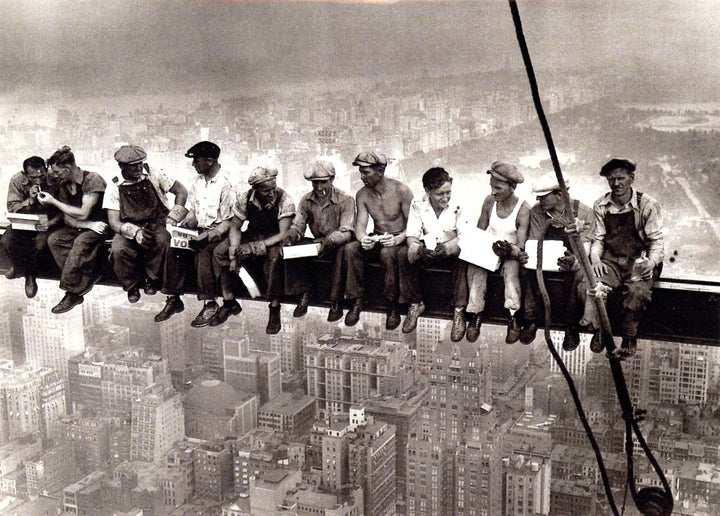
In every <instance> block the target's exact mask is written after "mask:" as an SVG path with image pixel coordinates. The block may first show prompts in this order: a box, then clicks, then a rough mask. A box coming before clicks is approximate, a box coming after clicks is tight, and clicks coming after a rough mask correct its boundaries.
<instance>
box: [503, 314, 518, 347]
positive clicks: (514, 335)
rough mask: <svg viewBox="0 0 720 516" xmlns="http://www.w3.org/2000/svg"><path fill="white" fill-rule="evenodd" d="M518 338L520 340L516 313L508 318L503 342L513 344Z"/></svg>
mask: <svg viewBox="0 0 720 516" xmlns="http://www.w3.org/2000/svg"><path fill="white" fill-rule="evenodd" d="M518 340H520V321H519V320H518V317H517V316H516V315H511V316H510V319H508V328H507V334H506V335H505V344H515V343H516V342H517V341H518Z"/></svg>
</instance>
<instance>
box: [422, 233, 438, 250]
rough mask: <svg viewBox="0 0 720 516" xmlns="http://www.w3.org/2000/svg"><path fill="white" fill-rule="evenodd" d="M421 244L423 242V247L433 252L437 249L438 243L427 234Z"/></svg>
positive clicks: (432, 236)
mask: <svg viewBox="0 0 720 516" xmlns="http://www.w3.org/2000/svg"><path fill="white" fill-rule="evenodd" d="M423 242H425V247H426V248H427V249H429V250H430V251H434V250H435V248H436V247H437V244H438V241H437V238H435V235H431V234H430V233H428V234H427V235H425V236H424V237H423Z"/></svg>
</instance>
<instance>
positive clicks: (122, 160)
mask: <svg viewBox="0 0 720 516" xmlns="http://www.w3.org/2000/svg"><path fill="white" fill-rule="evenodd" d="M145 158H147V153H146V152H145V149H143V148H142V147H140V146H139V145H123V146H122V147H120V148H119V149H118V150H116V151H115V161H117V162H118V163H119V164H120V165H135V164H137V163H142V162H143V161H145Z"/></svg>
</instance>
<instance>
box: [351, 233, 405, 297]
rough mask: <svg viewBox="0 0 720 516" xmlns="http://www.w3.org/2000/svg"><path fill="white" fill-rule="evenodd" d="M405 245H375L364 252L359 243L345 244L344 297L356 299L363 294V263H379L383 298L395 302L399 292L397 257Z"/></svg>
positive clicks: (354, 241) (355, 241)
mask: <svg viewBox="0 0 720 516" xmlns="http://www.w3.org/2000/svg"><path fill="white" fill-rule="evenodd" d="M403 247H407V246H406V245H405V244H401V245H394V246H391V247H383V246H382V245H380V244H378V243H376V244H375V246H374V247H372V248H371V249H368V250H365V249H363V248H362V246H361V245H360V242H359V241H357V240H353V241H351V242H348V243H347V244H345V261H346V263H347V288H346V291H345V297H346V298H348V299H357V298H359V297H363V295H364V294H365V263H366V262H368V261H379V262H380V264H381V265H382V267H383V271H384V276H385V278H384V281H385V286H384V288H383V297H384V298H385V299H387V300H389V301H397V300H398V298H399V296H400V292H399V279H398V276H399V273H398V255H399V252H400V249H402V248H403Z"/></svg>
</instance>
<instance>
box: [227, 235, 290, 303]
mask: <svg viewBox="0 0 720 516" xmlns="http://www.w3.org/2000/svg"><path fill="white" fill-rule="evenodd" d="M247 242H248V241H245V242H243V243H247ZM229 247H230V240H229V239H227V238H226V239H225V240H223V241H222V242H220V243H219V244H218V245H217V247H215V251H214V252H213V267H214V268H215V271H216V272H217V274H218V275H219V279H220V285H221V288H222V291H223V292H234V293H236V292H237V291H238V289H241V288H242V287H241V285H242V282H241V281H240V279H239V277H238V275H237V272H231V271H230V258H229V256H228V248H229ZM240 266H242V267H245V269H246V270H247V271H248V273H249V274H250V276H252V278H253V279H254V280H255V282H256V283H257V284H258V288H260V291H261V292H264V293H265V297H267V298H268V299H269V300H271V301H276V300H279V299H280V298H281V297H282V295H283V259H282V244H281V243H279V244H276V245H273V246H270V247H268V248H267V255H266V256H248V257H246V258H243V259H242V260H239V261H238V267H240Z"/></svg>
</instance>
